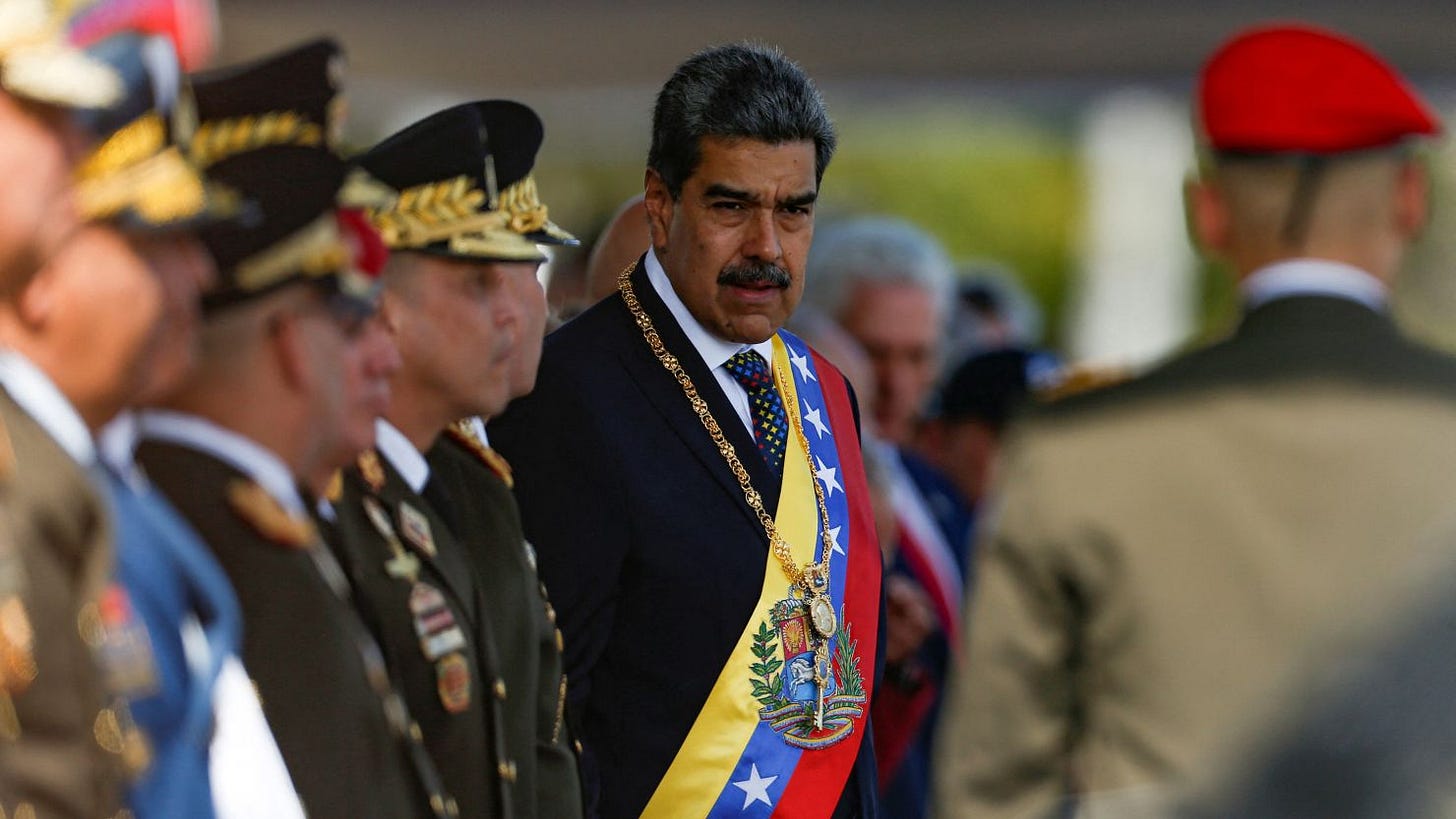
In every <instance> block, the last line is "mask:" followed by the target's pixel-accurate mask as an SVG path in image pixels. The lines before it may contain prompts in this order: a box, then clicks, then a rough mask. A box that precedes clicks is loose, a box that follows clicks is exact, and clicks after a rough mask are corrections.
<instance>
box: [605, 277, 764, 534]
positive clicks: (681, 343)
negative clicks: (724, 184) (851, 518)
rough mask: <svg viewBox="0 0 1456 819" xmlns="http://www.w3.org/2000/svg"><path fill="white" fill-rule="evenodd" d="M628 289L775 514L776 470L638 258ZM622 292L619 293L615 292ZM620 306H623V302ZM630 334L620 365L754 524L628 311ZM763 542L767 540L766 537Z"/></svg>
mask: <svg viewBox="0 0 1456 819" xmlns="http://www.w3.org/2000/svg"><path fill="white" fill-rule="evenodd" d="M632 289H633V292H634V293H636V295H637V300H638V301H639V302H640V303H641V304H642V309H643V311H644V312H645V313H646V314H647V316H648V317H649V318H651V319H652V323H653V325H654V326H655V327H656V329H657V333H658V335H659V336H660V337H661V338H662V343H663V345H664V346H665V347H666V348H667V350H668V352H670V353H672V354H673V355H674V356H676V357H677V359H678V361H679V363H681V364H682V368H683V370H684V371H686V372H687V374H688V377H689V378H691V379H692V381H693V385H694V386H696V387H697V390H698V394H699V395H701V396H702V397H703V400H704V401H706V402H707V404H708V409H709V411H710V412H712V414H713V418H714V419H716V420H717V421H718V426H719V427H721V428H722V430H723V435H724V437H725V438H726V439H727V440H728V442H729V443H731V444H733V449H734V451H735V452H737V453H738V460H739V461H741V462H742V463H743V467H744V469H745V470H747V472H748V477H749V481H750V483H752V485H753V487H754V488H755V489H757V490H758V492H759V494H760V495H761V496H762V500H763V506H764V509H765V510H767V511H768V513H769V514H770V515H773V514H774V513H775V511H776V508H777V506H778V497H779V483H780V479H779V478H778V477H777V476H775V475H774V474H773V473H772V472H771V471H770V470H769V468H768V466H767V465H766V464H765V463H764V462H763V459H762V458H761V457H759V454H758V445H757V444H756V443H755V442H754V440H753V435H752V434H751V433H750V432H749V431H748V430H747V429H745V428H744V426H743V424H742V423H741V422H740V421H739V419H738V413H737V412H736V411H735V410H734V409H733V405H732V404H731V403H730V402H729V400H728V397H727V396H726V395H724V394H723V390H722V388H721V387H719V386H718V380H717V378H715V377H714V376H713V373H712V372H710V371H709V370H708V367H707V365H706V364H704V363H703V358H702V356H700V355H698V353H697V350H696V349H694V348H693V345H692V342H690V341H689V340H688V337H687V335H686V334H685V333H683V331H682V328H681V327H679V326H678V324H677V320H676V319H675V318H673V316H672V313H670V312H668V309H667V305H666V304H664V303H663V302H662V299H660V298H658V296H657V291H656V290H654V289H653V288H652V284H651V283H650V282H649V281H648V280H647V272H646V269H645V268H644V267H643V266H642V263H641V262H640V261H639V262H638V263H637V267H636V269H635V270H633V271H632ZM618 298H620V297H618ZM622 309H623V312H624V313H625V312H627V311H626V306H625V305H623V308H622ZM628 323H629V330H628V332H629V334H630V336H631V337H630V338H628V340H627V346H626V347H625V348H623V350H622V351H621V360H622V365H623V366H624V367H625V368H626V369H627V371H628V373H629V374H630V375H631V376H632V379H633V381H634V382H635V383H636V384H637V385H638V387H640V388H641V389H642V393H643V395H645V396H646V397H647V400H648V401H649V402H651V403H652V405H653V406H654V407H655V408H656V409H657V411H658V412H659V413H661V415H662V417H663V420H664V421H666V422H667V425H668V427H669V428H670V429H672V431H673V432H674V433H676V434H677V436H678V438H679V439H680V440H681V441H682V442H683V445H684V446H686V447H687V448H688V450H689V451H690V452H692V453H693V456H694V457H696V458H697V459H698V461H699V462H701V463H702V464H703V467H704V468H705V469H707V470H708V473H709V474H711V475H712V476H713V478H714V479H715V480H717V481H718V483H719V484H721V485H722V487H723V489H724V490H725V491H726V492H727V493H728V494H729V496H730V497H732V498H733V501H734V505H735V506H736V507H737V508H738V509H739V511H741V512H742V513H743V514H744V515H746V516H747V517H748V518H749V520H751V521H753V523H754V524H755V526H756V525H757V524H758V516H757V515H756V514H755V513H754V512H753V510H752V509H751V508H750V507H749V506H748V502H747V501H746V500H745V499H744V497H743V489H742V487H740V486H739V483H738V479H737V478H736V477H735V476H734V475H733V472H732V470H730V469H729V468H728V464H727V462H726V461H725V460H724V459H723V455H722V454H721V453H719V452H718V448H717V447H716V446H714V445H713V439H712V438H711V437H710V436H709V435H708V432H707V430H706V429H704V428H703V424H702V421H701V420H699V418H698V416H697V413H695V412H694V411H693V408H692V406H691V405H690V404H689V403H688V399H687V396H686V395H685V394H684V393H683V390H682V386H681V385H679V384H678V383H677V382H676V381H675V380H674V379H673V378H672V376H671V374H669V373H668V371H667V370H666V369H664V368H663V366H662V363H661V362H660V361H658V360H657V357H656V356H655V355H653V353H652V349H651V348H650V347H649V346H648V345H647V341H646V340H645V339H644V338H642V335H641V333H640V332H639V331H638V330H637V327H636V323H635V322H634V321H632V320H631V317H630V314H628ZM764 542H765V543H767V540H766V539H765V541H764Z"/></svg>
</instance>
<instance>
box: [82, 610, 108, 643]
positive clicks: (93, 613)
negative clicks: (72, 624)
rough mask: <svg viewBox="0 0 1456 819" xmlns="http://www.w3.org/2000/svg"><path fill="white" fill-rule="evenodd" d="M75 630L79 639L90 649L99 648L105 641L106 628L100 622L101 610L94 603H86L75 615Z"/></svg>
mask: <svg viewBox="0 0 1456 819" xmlns="http://www.w3.org/2000/svg"><path fill="white" fill-rule="evenodd" d="M76 630H77V631H79V632H80V633H81V639H82V641H84V642H85V643H86V645H88V646H90V647H91V648H100V647H101V644H102V643H103V642H105V641H106V626H104V625H103V624H102V622H101V609H99V608H97V606H96V604H95V603H87V604H86V605H84V606H82V607H81V611H80V613H79V614H77V615H76Z"/></svg>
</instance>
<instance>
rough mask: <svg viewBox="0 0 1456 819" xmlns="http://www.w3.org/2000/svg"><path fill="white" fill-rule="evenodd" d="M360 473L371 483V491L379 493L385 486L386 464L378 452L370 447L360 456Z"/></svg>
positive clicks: (365, 480) (366, 481)
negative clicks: (380, 460)
mask: <svg viewBox="0 0 1456 819" xmlns="http://www.w3.org/2000/svg"><path fill="white" fill-rule="evenodd" d="M359 475H360V476H361V477H363V478H364V482H365V483H367V484H369V491H371V492H374V493H375V494H378V493H379V491H380V490H381V489H383V488H384V465H383V464H381V463H380V462H379V453H378V452H376V451H374V450H372V449H370V450H367V451H365V452H364V454H362V455H360V456H359Z"/></svg>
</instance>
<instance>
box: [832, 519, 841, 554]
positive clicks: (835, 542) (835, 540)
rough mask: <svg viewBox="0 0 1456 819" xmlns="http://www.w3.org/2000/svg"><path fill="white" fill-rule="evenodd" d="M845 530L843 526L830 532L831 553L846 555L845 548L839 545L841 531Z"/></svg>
mask: <svg viewBox="0 0 1456 819" xmlns="http://www.w3.org/2000/svg"><path fill="white" fill-rule="evenodd" d="M843 528H844V527H843V526H836V527H834V528H833V529H830V530H829V551H831V552H838V553H839V554H844V547H843V546H840V545H839V530H841V529H843Z"/></svg>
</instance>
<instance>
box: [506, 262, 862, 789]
mask: <svg viewBox="0 0 1456 819" xmlns="http://www.w3.org/2000/svg"><path fill="white" fill-rule="evenodd" d="M632 284H633V287H634V289H635V291H636V294H637V298H638V300H639V301H640V302H641V303H642V305H643V309H644V310H645V311H646V312H647V314H648V315H649V316H650V317H651V318H652V320H653V322H654V323H655V324H656V326H657V330H658V332H659V333H660V334H661V336H662V339H663V342H664V343H665V344H666V346H667V348H668V349H669V350H670V351H672V352H674V353H676V354H677V355H678V356H679V358H680V360H681V361H682V364H683V367H684V369H685V370H686V371H687V372H688V374H689V375H690V376H691V378H692V379H693V382H694V383H695V384H696V385H697V387H698V390H699V392H700V393H701V394H702V395H703V396H704V398H705V400H706V401H707V402H708V405H709V407H710V408H711V409H712V412H713V415H714V416H715V417H716V418H718V419H719V421H720V423H721V425H722V427H723V430H724V433H725V435H726V436H727V438H728V440H730V441H731V442H732V443H733V446H734V447H735V448H736V449H737V451H738V452H746V453H751V452H756V445H755V444H754V441H753V437H752V435H751V434H750V433H749V431H748V430H747V429H746V428H744V426H743V425H742V424H740V423H739V422H738V419H737V415H736V414H735V412H734V410H733V408H732V405H731V404H730V403H729V401H728V398H727V397H726V396H725V395H724V394H723V392H722V390H721V389H719V388H718V386H717V382H716V380H715V379H714V378H713V375H712V374H711V373H710V372H709V371H708V370H707V368H706V367H705V365H704V364H703V362H702V359H701V358H700V357H699V356H698V355H696V353H695V352H694V350H693V347H692V345H691V343H690V342H689V341H688V340H687V337H686V336H685V335H684V334H683V332H682V330H681V329H680V328H679V327H678V325H677V322H676V320H674V319H673V318H672V315H671V314H670V313H669V312H668V310H667V308H666V306H665V305H664V304H663V303H662V300H661V299H660V298H658V296H657V294H656V292H655V291H654V290H653V289H652V286H651V285H650V284H649V283H648V281H647V277H646V273H645V272H644V270H643V268H642V265H641V263H640V262H639V263H638V265H637V268H636V269H635V270H634V271H633V273H632ZM490 432H491V442H492V444H494V445H495V446H496V448H498V449H499V450H500V451H501V453H502V454H503V455H505V456H506V457H507V458H508V459H509V460H510V462H511V464H512V465H513V466H514V468H515V474H516V497H517V498H518V499H519V501H520V504H521V518H522V521H523V523H524V525H525V531H526V536H527V537H528V538H529V539H530V540H531V542H532V543H534V544H535V545H536V549H537V552H538V554H539V559H540V565H541V576H542V578H543V580H545V582H546V587H547V588H548V589H549V590H550V592H551V597H552V599H553V600H554V601H555V603H556V607H557V610H558V611H559V612H560V623H561V629H562V631H563V632H564V633H565V660H566V672H567V676H568V677H569V679H570V688H569V694H568V700H569V705H570V707H571V709H572V711H573V713H574V714H576V715H578V716H579V719H580V720H581V731H580V735H581V738H582V742H583V744H584V745H585V746H586V750H585V753H584V756H583V761H582V766H583V775H584V777H585V778H586V782H587V788H588V793H589V794H591V795H593V796H594V798H595V800H596V804H595V806H594V807H595V811H596V813H597V814H598V815H600V816H603V817H628V816H631V817H635V816H637V815H638V814H639V813H640V812H641V811H642V809H643V808H644V807H645V806H646V804H647V802H648V800H649V799H650V798H651V796H652V794H653V792H654V790H655V789H656V787H657V784H658V782H659V781H660V780H661V779H662V776H663V775H664V774H665V773H666V771H667V769H668V766H669V765H670V764H671V762H672V760H673V757H674V756H675V755H676V754H677V751H678V749H679V747H680V746H681V744H682V742H683V740H684V738H685V737H686V736H687V734H688V731H689V729H690V728H691V727H692V724H693V721H694V719H695V718H696V717H697V715H698V711H699V709H700V708H701V706H702V704H703V703H704V702H705V700H706V699H707V696H708V693H709V692H710V691H711V689H712V687H713V684H714V682H715V681H716V680H717V678H718V675H719V673H720V672H721V671H722V670H723V664H724V663H725V662H726V660H727V657H728V655H729V653H730V652H731V651H732V648H733V646H734V644H735V643H736V642H737V640H738V637H739V635H740V634H741V633H742V631H743V628H744V624H745V623H747V622H748V619H749V617H750V616H751V615H752V613H753V608H754V605H755V604H756V603H757V601H758V595H759V591H760V589H761V588H762V585H763V572H764V566H765V562H766V559H767V550H768V541H767V538H766V537H765V535H764V532H763V528H762V525H761V524H760V523H759V521H758V519H757V517H756V516H755V515H754V513H753V512H752V510H751V509H750V508H749V506H748V504H747V502H746V501H745V500H744V498H743V493H742V491H741V489H740V488H739V486H738V482H737V480H736V479H735V478H734V477H733V474H732V472H730V471H729V469H728V467H727V465H726V464H725V463H724V462H723V459H722V456H721V455H720V454H719V453H718V451H717V450H716V449H715V448H714V447H713V444H712V440H711V439H710V438H709V437H708V435H707V433H706V432H705V431H704V430H703V428H702V426H701V424H700V422H699V421H698V418H697V415H696V414H694V412H693V411H692V408H691V407H690V406H689V404H688V401H687V399H686V398H685V397H684V395H683V392H682V389H681V387H680V386H679V385H678V384H677V382H676V381H675V380H674V379H673V378H672V377H671V376H670V375H669V374H668V373H667V371H666V370H664V369H663V367H662V365H661V364H660V363H659V362H658V361H657V359H656V358H655V357H654V356H653V354H652V352H651V350H650V349H649V348H648V346H647V344H646V342H645V341H644V340H643V338H642V335H641V333H640V331H639V330H638V329H637V327H636V325H635V323H634V322H633V320H632V317H631V313H630V312H629V311H628V310H627V308H626V304H625V303H624V302H623V301H622V299H621V298H620V297H619V296H612V297H610V298H608V299H606V300H604V301H602V302H601V303H599V304H597V305H596V306H595V307H593V308H591V309H589V310H587V311H586V312H585V313H583V314H582V315H581V316H579V317H577V318H576V319H575V320H573V321H572V322H570V323H569V324H567V325H566V326H564V327H562V328H561V329H560V330H557V331H556V332H555V333H553V334H552V335H551V336H550V337H548V338H547V340H546V347H545V353H544V354H543V357H542V361H541V370H540V374H539V377H538V379H537V383H536V390H535V392H533V393H531V395H529V396H527V397H526V398H523V399H521V400H519V401H517V402H515V403H513V404H512V405H511V406H510V408H509V409H508V410H507V412H506V413H505V414H504V415H503V416H501V417H500V418H497V419H493V420H492V421H491V425H490ZM742 460H743V464H744V466H745V467H746V468H747V470H748V472H749V475H750V477H751V480H752V483H753V485H754V487H755V488H757V489H758V490H759V492H760V493H761V494H762V496H763V498H764V501H765V506H766V508H767V509H768V511H769V513H770V514H773V512H774V507H775V505H776V502H777V498H778V493H779V480H778V478H777V476H775V475H773V474H772V473H771V472H770V470H769V469H768V468H767V466H766V465H765V464H764V463H763V461H762V459H760V458H757V457H746V458H743V459H742ZM873 756H874V754H873V751H872V749H871V743H870V742H869V741H868V737H866V738H865V741H864V742H863V744H862V746H861V752H860V757H859V760H858V761H857V763H856V769H855V771H854V772H852V773H851V775H850V779H849V782H848V784H847V786H846V789H845V793H844V796H843V798H842V800H841V805H840V812H841V813H842V815H846V816H854V815H860V814H861V813H862V815H865V816H872V815H874V811H873V806H874V804H875V801H874V788H875V774H874V762H873ZM589 798H591V797H589ZM590 808H591V806H589V812H590Z"/></svg>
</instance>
